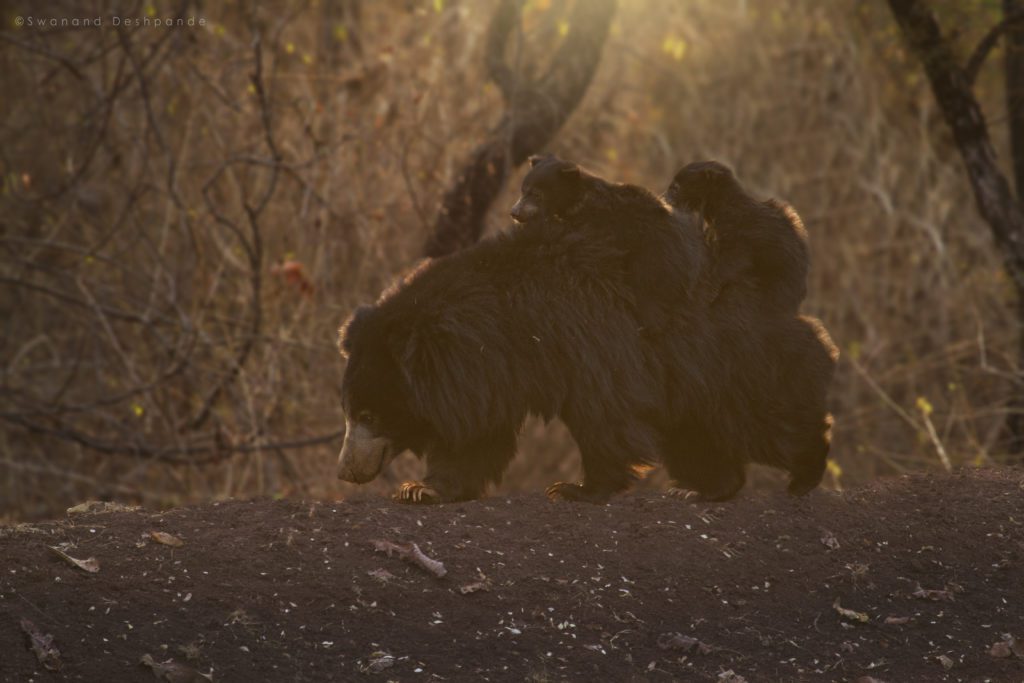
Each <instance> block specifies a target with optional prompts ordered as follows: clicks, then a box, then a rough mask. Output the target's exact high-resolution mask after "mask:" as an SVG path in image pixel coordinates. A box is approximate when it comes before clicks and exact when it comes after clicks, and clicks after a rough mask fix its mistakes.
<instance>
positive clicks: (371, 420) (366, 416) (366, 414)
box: [356, 410, 377, 427]
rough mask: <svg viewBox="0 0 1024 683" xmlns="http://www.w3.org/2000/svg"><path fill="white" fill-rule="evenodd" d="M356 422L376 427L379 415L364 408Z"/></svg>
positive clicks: (357, 416)
mask: <svg viewBox="0 0 1024 683" xmlns="http://www.w3.org/2000/svg"><path fill="white" fill-rule="evenodd" d="M356 422H360V423H362V424H364V425H366V426H367V427H374V426H376V424H377V416H376V415H375V414H373V413H371V412H370V411H369V410H363V411H361V412H360V413H359V414H358V415H356Z"/></svg>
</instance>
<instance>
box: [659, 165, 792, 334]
mask: <svg viewBox="0 0 1024 683" xmlns="http://www.w3.org/2000/svg"><path fill="white" fill-rule="evenodd" d="M665 200H666V201H667V202H668V203H669V204H671V205H672V206H675V207H677V208H680V209H689V210H691V211H696V212H698V213H699V214H701V215H702V216H703V218H704V220H706V221H707V223H708V225H709V226H710V228H711V230H710V235H711V237H712V241H711V249H712V251H713V252H714V256H713V261H714V262H715V272H716V274H717V281H718V290H719V291H721V290H722V289H725V288H727V287H729V286H730V285H732V284H734V283H737V282H745V281H749V278H752V280H753V282H754V283H756V285H757V286H756V289H757V292H758V296H759V297H760V298H762V299H763V300H764V301H765V302H766V303H767V305H769V306H771V307H772V308H774V309H775V310H777V311H778V312H780V313H787V314H791V315H795V314H796V312H797V310H798V309H799V308H800V303H801V302H802V301H803V300H804V297H806V296H807V268H808V261H809V259H808V254H807V232H806V230H804V226H803V223H802V222H801V221H800V217H799V216H798V215H797V213H796V211H794V210H793V209H792V208H791V207H789V206H788V205H786V204H782V203H780V202H777V201H775V200H774V199H769V200H768V201H765V202H760V201H757V200H756V199H754V198H753V197H751V196H750V195H748V194H747V193H746V191H744V189H743V187H742V186H741V185H740V183H739V181H738V180H737V179H736V176H735V175H734V174H733V172H732V171H731V170H730V169H729V168H728V167H726V166H724V165H722V164H720V163H718V162H717V161H698V162H695V163H692V164H689V165H687V166H684V167H683V168H682V169H681V170H680V171H679V172H678V173H677V174H676V176H675V178H674V179H673V180H672V184H671V185H669V188H668V190H667V191H666V192H665Z"/></svg>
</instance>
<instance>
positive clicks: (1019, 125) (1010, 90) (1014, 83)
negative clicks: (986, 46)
mask: <svg viewBox="0 0 1024 683" xmlns="http://www.w3.org/2000/svg"><path fill="white" fill-rule="evenodd" d="M1022 12H1024V2H1021V0H1003V17H1004V19H1009V18H1010V17H1015V16H1019V15H1020V14H1021V13H1022ZM1003 47H1004V50H1005V52H1006V113H1007V120H1008V122H1009V126H1010V154H1011V155H1012V161H1013V177H1014V182H1015V183H1016V186H1017V206H1018V207H1021V206H1022V201H1024V23H1022V22H1017V23H1015V24H1014V25H1013V26H1011V27H1010V28H1009V30H1008V31H1007V33H1006V42H1005V44H1004V46H1003ZM1017 296H1018V297H1019V299H1018V313H1017V315H1018V317H1017V319H1018V320H1020V321H1022V326H1021V329H1020V330H1019V331H1018V334H1019V337H1018V347H1017V375H1018V385H1017V390H1016V392H1015V393H1014V396H1013V398H1012V399H1011V401H1010V412H1009V415H1007V418H1006V427H1007V432H1008V433H1009V448H1008V450H1009V452H1010V453H1012V454H1014V455H1018V456H1019V455H1021V454H1024V291H1022V290H1021V289H1020V288H1019V287H1018V289H1017Z"/></svg>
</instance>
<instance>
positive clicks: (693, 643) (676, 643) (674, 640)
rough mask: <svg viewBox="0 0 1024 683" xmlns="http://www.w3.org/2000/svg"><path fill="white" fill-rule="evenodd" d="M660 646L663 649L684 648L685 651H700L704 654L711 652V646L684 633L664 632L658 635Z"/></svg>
mask: <svg viewBox="0 0 1024 683" xmlns="http://www.w3.org/2000/svg"><path fill="white" fill-rule="evenodd" d="M658 647H660V648H661V649H662V650H682V651H683V652H699V653H700V654H702V655H706V654H710V653H711V646H710V645H708V644H706V643H702V642H701V641H699V640H697V639H696V638H694V637H692V636H684V635H683V634H682V633H675V632H672V633H662V634H661V635H660V636H658Z"/></svg>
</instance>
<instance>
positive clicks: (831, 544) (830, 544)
mask: <svg viewBox="0 0 1024 683" xmlns="http://www.w3.org/2000/svg"><path fill="white" fill-rule="evenodd" d="M821 544H822V545H824V546H825V547H826V548H828V549H829V550H839V539H838V538H836V535H835V534H834V533H832V532H831V531H827V530H826V531H825V532H824V534H822V537H821Z"/></svg>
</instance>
